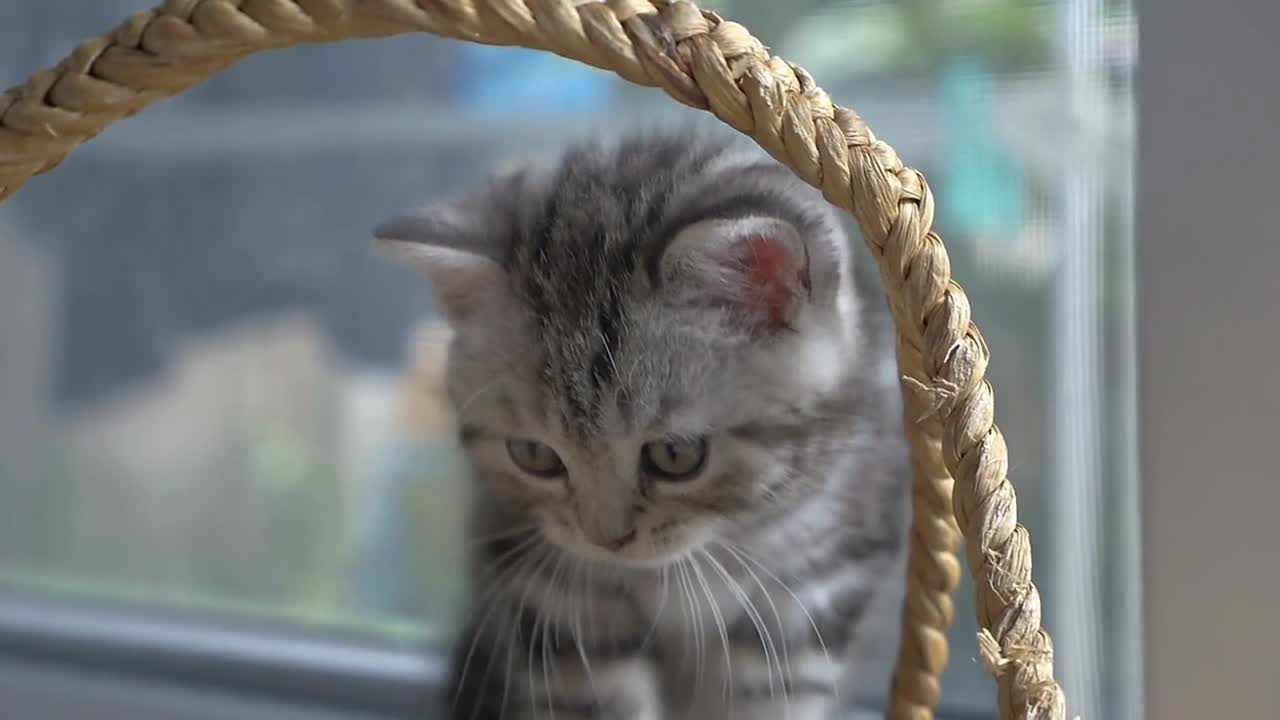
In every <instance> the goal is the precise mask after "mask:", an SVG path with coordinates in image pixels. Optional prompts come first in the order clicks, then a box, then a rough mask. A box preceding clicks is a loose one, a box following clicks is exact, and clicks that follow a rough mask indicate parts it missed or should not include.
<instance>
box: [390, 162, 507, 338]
mask: <svg viewBox="0 0 1280 720" xmlns="http://www.w3.org/2000/svg"><path fill="white" fill-rule="evenodd" d="M516 182H517V179H516V178H506V179H503V180H499V181H495V182H494V184H492V185H490V186H489V187H487V188H485V189H483V190H481V191H477V192H473V193H471V194H468V195H464V196H462V197H460V198H457V199H454V200H450V201H445V202H439V203H435V204H432V205H428V206H426V207H423V208H421V209H418V210H416V211H413V212H411V213H409V214H406V215H404V216H401V217H398V218H394V219H391V220H388V221H386V222H383V223H382V224H380V225H378V226H377V227H376V228H375V229H374V231H373V236H374V238H375V239H376V241H377V247H378V250H379V251H380V252H382V253H383V254H385V255H388V256H390V257H392V258H394V259H396V260H398V261H400V262H403V263H404V264H406V265H409V266H410V267H413V268H416V269H418V270H420V271H422V272H424V273H425V274H426V276H427V280H428V282H429V283H430V285H431V290H432V293H433V295H434V297H435V302H436V308H437V310H439V312H440V314H441V315H442V316H444V318H445V320H447V321H448V322H449V324H450V325H453V326H454V327H457V326H459V325H462V324H465V323H467V322H468V321H470V320H473V319H475V318H477V317H479V316H482V315H485V314H489V313H494V312H501V308H502V306H503V305H504V304H505V303H507V302H508V301H509V300H510V297H511V288H510V278H509V275H508V273H507V270H506V268H505V263H506V260H507V254H508V252H509V249H510V242H511V236H512V233H513V232H514V231H515V228H514V227H513V223H514V221H513V216H512V213H513V212H514V210H512V209H510V207H509V206H508V205H506V203H509V202H510V201H511V198H512V196H511V195H505V196H504V195H503V194H502V193H503V192H506V191H511V190H514V189H515V188H513V187H511V186H512V185H513V184H514V183H516Z"/></svg>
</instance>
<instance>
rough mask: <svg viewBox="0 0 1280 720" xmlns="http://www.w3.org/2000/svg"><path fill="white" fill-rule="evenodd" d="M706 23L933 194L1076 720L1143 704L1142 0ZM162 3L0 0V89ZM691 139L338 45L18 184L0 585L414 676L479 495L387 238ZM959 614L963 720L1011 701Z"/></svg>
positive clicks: (598, 86)
mask: <svg viewBox="0 0 1280 720" xmlns="http://www.w3.org/2000/svg"><path fill="white" fill-rule="evenodd" d="M704 4H705V5H707V6H714V7H716V8H718V9H720V10H721V11H722V12H723V13H724V14H726V15H727V16H729V17H732V18H734V19H736V20H739V21H741V22H742V23H743V24H745V25H747V26H748V27H749V28H752V29H753V31H755V32H756V33H757V34H759V35H760V36H761V37H762V39H763V40H765V42H766V43H768V44H769V45H770V46H771V47H772V48H774V50H775V51H776V52H778V53H779V54H781V55H783V56H784V57H787V58H789V59H792V60H795V61H797V62H799V63H800V64H801V65H803V66H805V67H806V68H808V69H809V70H810V71H812V72H813V74H814V75H815V77H817V78H818V80H819V81H820V82H821V83H822V84H823V86H824V87H825V88H826V89H827V91H828V92H829V93H830V94H831V95H832V96H833V97H834V98H836V99H837V100H838V101H839V102H841V103H843V104H846V105H849V106H851V107H854V108H856V109H857V110H858V111H859V112H860V113H861V114H862V115H863V116H864V117H866V118H867V120H868V122H869V123H870V124H871V125H872V127H873V128H875V129H876V130H877V132H878V133H880V134H881V135H882V136H883V137H884V138H885V139H887V140H888V141H889V142H890V143H892V144H893V145H894V147H895V148H897V150H898V151H899V153H900V155H902V157H903V158H904V159H906V161H907V162H908V163H910V164H912V165H913V166H915V167H917V168H919V169H921V170H922V171H924V172H925V174H926V175H927V176H928V177H929V178H930V179H931V182H932V183H933V187H934V190H935V192H936V195H937V197H938V200H939V204H938V216H937V221H936V225H937V227H938V229H939V231H940V232H941V233H942V234H943V236H944V238H945V239H946V240H947V242H948V246H949V248H950V250H951V256H952V261H953V268H954V273H955V275H956V277H957V278H958V279H959V280H960V281H961V282H962V283H963V284H964V285H965V287H966V289H967V290H968V292H969V295H970V297H971V299H972V300H973V302H974V305H975V308H974V314H975V316H976V317H977V318H978V319H979V321H980V322H981V323H982V326H983V330H984V333H985V334H986V337H987V339H988V341H989V342H990V344H991V346H992V352H993V356H994V358H995V362H994V364H993V366H992V367H991V368H990V370H989V374H990V377H991V378H992V381H993V383H994V385H995V386H996V387H997V388H998V394H997V397H998V402H999V403H1000V406H999V409H998V413H999V415H998V417H999V421H1000V424H1001V427H1002V429H1003V430H1004V431H1005V433H1006V435H1007V437H1008V439H1009V444H1010V447H1011V452H1012V458H1011V460H1012V464H1013V468H1012V469H1013V476H1014V478H1015V483H1016V485H1017V487H1018V490H1019V493H1020V503H1021V511H1022V517H1023V519H1024V522H1025V523H1026V524H1027V525H1028V526H1029V527H1030V528H1031V530H1032V535H1033V538H1035V540H1036V543H1037V545H1036V549H1037V553H1038V554H1037V561H1038V564H1037V580H1038V582H1040V584H1041V587H1042V591H1043V594H1044V596H1045V597H1047V598H1050V600H1049V601H1048V602H1046V611H1047V613H1048V614H1047V621H1048V623H1049V626H1050V629H1051V631H1052V632H1054V635H1055V641H1056V643H1057V648H1058V651H1059V661H1058V665H1059V674H1060V677H1061V679H1062V680H1063V682H1064V684H1065V685H1068V686H1069V687H1071V693H1070V697H1071V700H1072V702H1073V703H1076V706H1075V707H1074V708H1073V712H1076V713H1078V714H1080V715H1082V716H1084V717H1129V716H1133V713H1134V712H1136V711H1135V708H1136V707H1137V706H1136V705H1135V704H1134V703H1136V702H1137V699H1136V695H1135V694H1134V688H1136V687H1139V684H1138V683H1137V681H1136V676H1137V673H1138V671H1139V668H1140V646H1139V644H1138V635H1137V631H1136V627H1137V626H1138V625H1137V623H1138V620H1139V616H1138V614H1137V613H1138V609H1137V605H1136V602H1137V597H1138V595H1137V588H1136V583H1135V581H1132V580H1130V579H1129V578H1134V577H1137V564H1136V563H1137V559H1136V558H1137V549H1136V537H1137V534H1138V530H1137V525H1136V517H1137V515H1136V513H1137V505H1136V502H1137V501H1136V492H1137V491H1136V488H1137V484H1136V460H1135V457H1134V454H1133V450H1132V448H1133V447H1134V446H1135V430H1134V427H1135V420H1134V417H1135V416H1134V397H1135V394H1134V371H1133V367H1132V358H1133V356H1134V342H1135V333H1134V329H1133V305H1132V297H1133V289H1134V288H1133V277H1134V270H1133V265H1132V238H1131V225H1132V218H1131V217H1130V214H1129V213H1130V207H1131V204H1132V202H1131V200H1132V193H1133V189H1132V187H1133V186H1132V176H1133V161H1132V156H1133V149H1132V145H1133V112H1132V106H1133V101H1132V90H1131V73H1132V70H1133V66H1134V60H1135V54H1134V53H1135V51H1134V47H1135V24H1134V18H1133V13H1132V9H1131V8H1130V6H1129V4H1128V3H1127V2H1117V1H1110V0H1109V1H1107V2H1103V0H1088V1H1086V0H1054V1H1051V2H1049V1H1046V2H1035V3H1030V2H1022V1H1020V0H948V1H943V0H911V1H906V0H883V1H878V2H877V1H871V0H865V1H856V2H849V1H847V0H845V1H841V2H835V1H832V0H804V1H803V2H800V1H796V2H788V3H786V4H785V8H784V4H783V3H777V2H772V1H767V0H721V1H720V2H716V3H710V2H707V3H704ZM147 5H149V2H145V1H144V0H92V1H90V0H83V1H81V2H60V3H45V2H29V3H11V4H8V5H5V6H4V7H0V40H3V42H0V70H3V73H4V76H5V77H6V78H7V79H8V80H9V81H16V80H18V79H20V78H22V77H24V76H25V75H26V74H27V73H29V72H31V71H33V70H35V69H36V68H37V67H39V66H43V65H47V64H50V63H52V62H55V61H56V60H57V59H58V58H60V57H61V55H62V54H64V53H65V52H67V51H68V50H69V49H70V48H71V47H72V46H73V45H74V43H75V42H77V41H78V40H79V39H81V38H82V37H84V36H87V35H89V34H92V33H96V32H101V31H102V30H104V29H106V28H107V27H110V26H111V25H112V24H113V23H115V22H117V21H118V20H119V19H121V18H123V17H124V16H126V15H127V14H129V13H130V12H134V11H137V10H139V9H141V8H143V7H145V6H147ZM441 67H449V68H450V71H449V72H447V73H443V72H427V71H424V70H423V69H425V68H441ZM517 117H518V118H519V123H518V128H519V129H518V131H516V130H515V127H516V125H515V123H514V119H515V118H517ZM691 117H692V116H691V114H690V113H689V112H688V111H686V110H684V109H682V108H679V107H678V106H677V105H675V104H674V103H672V102H670V101H669V100H667V99H666V98H664V97H661V96H660V95H659V94H658V93H657V91H653V90H649V89H644V88H637V87H632V86H629V85H626V84H624V83H622V82H621V81H618V80H616V79H614V78H612V77H610V76H607V75H605V74H603V73H599V72H597V71H594V70H591V69H588V68H584V67H580V66H577V65H574V64H572V63H569V62H567V61H563V60H560V59H557V58H554V57H552V56H550V55H544V54H539V53H533V52H529V51H523V50H518V49H503V48H492V47H481V46H473V45H466V44H461V43H455V42H450V41H444V40H440V39H436V38H431V37H423V36H407V37H398V38H392V39H386V40H378V41H376V42H351V41H349V42H345V43H342V44H338V45H332V46H321V47H306V48H294V49H291V50H289V51H287V52H284V53H271V54H266V55H262V56H257V57H253V58H250V59H248V60H247V61H245V62H244V63H242V64H241V65H239V66H237V67H235V68H232V69H231V70H229V71H226V72H224V73H222V74H221V75H219V76H217V77H216V78H215V79H213V80H212V81H211V82H209V83H207V84H205V85H202V86H200V87H198V88H196V89H194V90H193V91H191V92H189V93H187V94H185V95H183V96H181V97H179V98H177V99H175V100H172V101H169V102H166V103H164V104H162V105H161V106H159V107H155V108H153V109H151V110H149V111H148V112H146V113H144V114H143V115H141V116H139V117H137V118H133V119H130V120H127V121H125V122H122V123H120V124H119V125H118V126H116V127H114V128H112V129H111V130H109V131H108V132H106V133H105V134H104V135H103V136H102V137H100V138H98V139H96V140H94V141H93V142H92V143H90V144H88V145H86V146H85V147H83V148H82V149H80V150H78V151H77V152H76V153H75V154H74V155H73V156H72V157H71V158H70V159H69V160H68V161H67V162H66V164H65V166H64V167H62V168H60V169H59V170H58V171H57V173H56V174H55V175H53V176H50V177H48V178H42V179H39V180H36V181H34V182H32V183H31V184H30V185H29V186H28V187H27V188H26V189H24V190H23V191H22V192H21V193H20V194H18V195H17V196H15V197H14V198H13V199H12V200H10V201H8V202H7V203H5V204H4V205H3V206H0V598H2V599H3V600H5V601H6V602H8V601H12V602H11V604H12V605H13V607H15V608H21V607H25V605H23V604H24V603H25V604H28V605H37V606H40V607H42V608H46V609H48V608H58V609H74V610H76V611H79V610H84V609H88V610H92V611H95V612H96V611H102V610H110V611H111V612H125V613H129V614H130V617H136V618H138V619H139V621H140V622H156V623H159V622H165V623H176V625H175V627H186V624H194V625H196V626H199V628H200V632H201V633H205V634H202V635H199V636H198V637H196V636H192V637H193V638H195V639H193V640H192V642H193V643H194V644H195V645H193V646H199V647H208V646H209V643H213V644H217V643H216V642H215V640H216V638H217V637H220V636H219V635H218V633H220V632H221V633H227V634H226V635H225V636H221V637H224V638H232V637H235V638H247V637H255V636H256V635H254V633H259V634H261V635H262V636H263V637H267V636H270V637H272V638H274V641H278V642H280V643H284V645H280V646H279V647H286V646H287V647H294V646H293V645H288V643H291V642H296V643H300V644H299V645H297V646H296V648H295V649H298V653H299V654H298V655H296V656H294V655H288V653H285V654H284V655H281V656H280V657H282V658H284V659H283V660H281V661H280V662H282V663H285V664H287V663H288V662H291V661H290V660H289V659H288V658H290V657H294V658H296V657H304V656H306V655H308V653H313V652H320V651H319V650H316V649H315V648H314V647H312V646H311V645H307V643H321V644H324V647H325V648H329V650H332V651H333V652H335V653H340V652H342V651H343V649H344V648H346V649H352V648H354V649H364V650H368V651H369V652H375V651H383V650H390V651H395V652H398V653H407V654H408V655H409V656H412V655H414V654H418V653H421V654H425V656H426V657H431V655H432V653H433V652H435V651H438V650H439V648H441V647H443V646H444V645H445V644H446V643H447V642H448V639H449V636H450V628H451V627H453V626H454V624H455V622H456V618H457V616H458V613H459V611H460V610H461V608H460V607H459V599H460V598H461V596H462V592H463V590H465V582H466V581H465V577H464V576H463V574H462V572H461V567H460V563H459V559H460V545H459V533H460V523H459V513H458V512H457V505H458V502H459V500H457V499H456V498H457V497H458V495H459V493H460V492H461V491H462V488H463V487H464V482H465V481H464V479H463V478H462V475H461V472H460V469H459V460H460V458H459V456H458V454H457V451H456V449H455V448H454V447H453V444H452V439H451V437H450V435H449V433H448V431H447V430H446V429H445V428H446V427H447V423H446V422H445V421H444V420H445V415H444V413H445V412H446V411H445V409H444V407H443V404H442V402H441V400H440V398H439V396H438V393H437V389H438V385H439V382H440V369H441V368H440V361H441V357H440V353H439V352H438V351H439V346H438V343H434V342H433V340H432V338H433V337H435V336H434V334H433V333H435V332H436V330H437V325H436V322H435V321H434V320H433V316H432V312H431V308H430V306H429V300H428V297H427V293H426V291H425V288H424V287H423V286H422V283H421V282H420V280H419V279H418V278H417V277H415V276H413V275H412V274H410V273H408V272H405V271H403V270H400V269H397V268H394V267H391V266H389V265H388V264H386V263H385V262H383V261H381V260H379V259H376V258H375V257H374V256H373V255H372V254H371V253H370V251H369V247H368V242H367V240H366V238H367V237H368V231H369V228H370V227H371V226H372V225H373V224H374V223H375V222H377V221H378V220H380V219H382V218H384V217H386V216H389V215H391V214H393V213H395V212H397V211H399V210H401V209H403V208H404V207H406V206H409V205H412V204H414V203H417V202H419V201H421V200H423V199H425V198H427V197H429V196H432V195H435V194H439V193H443V192H446V191H448V190H449V189H450V188H453V187H456V186H458V185H460V184H465V183H467V182H470V181H472V180H475V179H477V178H479V177H480V176H481V175H482V174H483V173H485V172H487V171H488V170H489V169H491V168H493V167H495V166H499V165H502V164H505V163H511V162H514V161H517V160H519V159H522V158H530V157H537V156H545V155H548V154H551V153H554V152H555V151H556V149H557V148H559V147H560V146H561V145H563V144H564V143H565V142H566V141H568V140H570V139H573V138H577V137H580V136H583V135H585V134H588V133H589V132H591V131H592V130H596V129H602V130H604V129H609V128H617V127H623V126H643V125H649V124H653V123H657V122H668V121H676V122H685V121H687V120H689V119H690V118H691ZM699 121H700V122H701V121H704V120H699ZM971 594H972V593H971V589H970V588H969V587H968V586H967V585H966V586H965V587H962V588H961V590H960V591H959V593H958V595H957V602H958V610H957V623H956V626H955V628H954V631H953V641H952V642H953V648H954V650H953V662H952V667H951V669H950V671H949V672H948V675H947V678H946V684H947V688H946V695H945V698H946V700H945V703H946V709H947V710H948V711H949V712H951V713H953V714H954V715H955V716H956V717H965V716H967V715H969V714H972V715H974V716H982V714H983V713H984V712H988V711H989V709H990V708H991V707H992V703H993V695H994V693H993V690H992V687H991V683H990V681H989V679H988V678H987V677H986V675H985V673H984V672H983V671H982V670H981V668H980V667H979V665H978V664H977V663H976V662H974V661H972V660H971V658H970V656H969V655H970V654H971V653H972V652H973V650H972V648H973V647H974V640H973V636H974V632H975V625H974V622H973V620H972V618H973V614H974V613H973V610H972V602H971ZM5 607H8V606H5ZM891 610H893V612H894V613H896V609H891ZM14 612H18V610H14ZM0 615H3V613H0ZM15 617H18V618H19V620H21V618H23V617H28V616H23V615H18V616H15ZM0 619H2V618H0ZM11 619H12V618H11ZM15 622H17V621H15ZM24 622H27V625H23V627H30V623H32V622H36V621H35V620H31V619H30V618H29V617H28V620H27V621H24ZM896 623H897V619H896V615H893V614H886V619H885V624H886V626H893V627H896ZM11 625H12V623H11ZM18 625H21V623H20V622H19V623H18ZM0 627H3V623H0ZM15 627H16V626H15ZM166 627H167V626H166ZM64 629H65V626H64ZM140 632H141V631H140ZM192 632H195V631H194V630H192ZM33 642H34V641H33ZM202 642H203V643H205V644H204V645H200V643H202ZM246 642H247V640H246ZM35 645H38V643H35V644H34V645H33V647H35ZM308 648H311V649H310V650H308ZM282 652H283V651H282ZM325 652H328V650H326V651H325ZM192 657H194V658H195V659H193V660H191V661H192V662H197V661H198V653H196V654H195V655H194V656H192ZM404 657H406V656H405V655H396V656H394V657H392V656H387V662H391V663H394V662H399V661H401V660H404ZM887 657H892V654H891V653H890V654H889V655H888V656H887ZM396 658H399V659H398V660H397V659H396ZM356 664H359V663H356ZM367 665H368V663H366V666H367ZM374 665H375V666H377V664H376V663H374ZM395 667H396V668H399V669H397V670H394V671H393V670H388V671H387V672H388V673H389V674H390V675H393V676H395V677H402V678H403V684H405V685H411V684H412V683H413V682H415V681H414V680H413V678H415V677H416V678H420V679H422V681H423V682H429V681H430V680H429V679H430V678H431V677H434V675H433V674H432V672H428V671H427V670H425V669H423V668H421V667H416V666H412V667H411V666H407V665H396V666H395ZM396 673H400V674H399V675H396ZM414 673H417V674H416V675H415V674H414ZM228 682H230V683H232V684H235V683H237V682H240V680H237V679H235V678H231V679H230V680H228ZM282 682H283V681H282ZM305 692H311V691H309V690H308V691H305ZM869 702H872V703H874V698H869Z"/></svg>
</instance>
